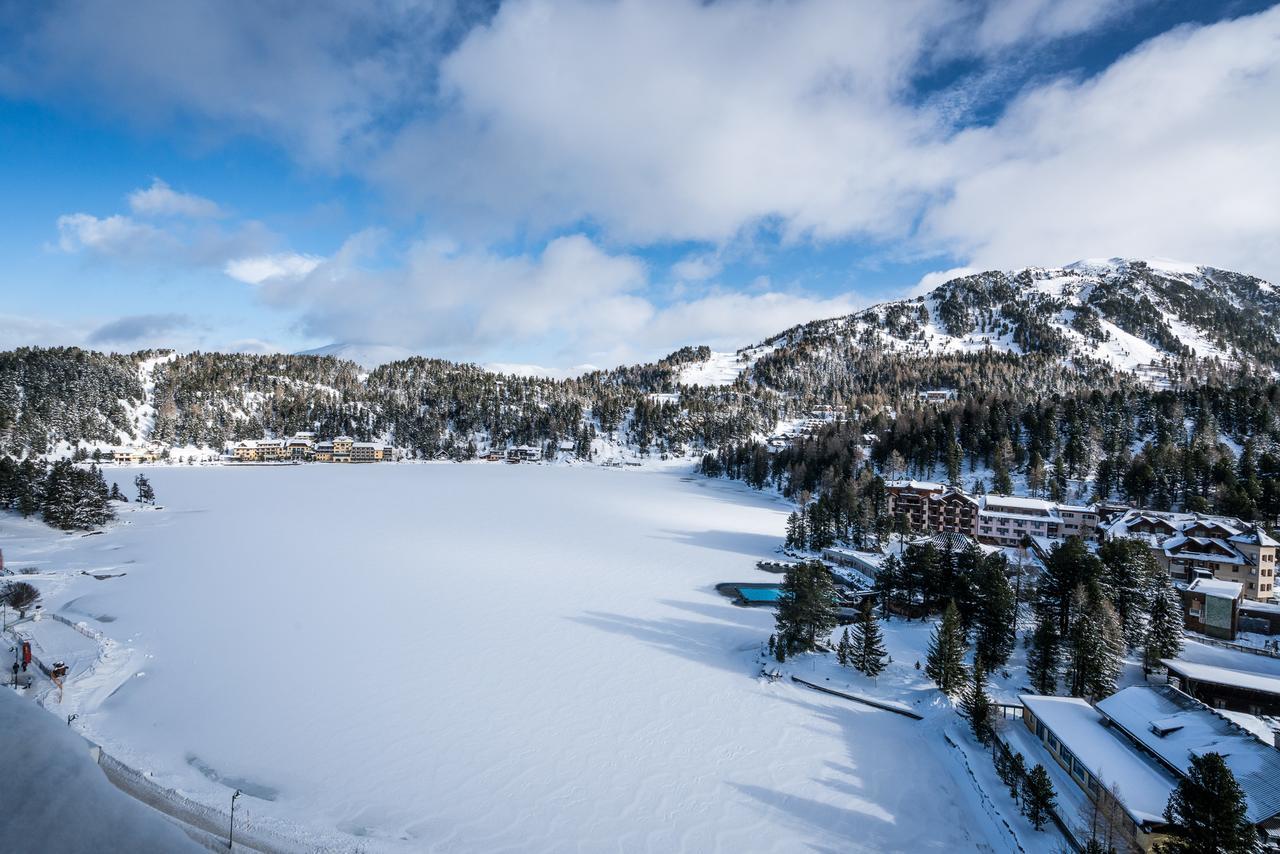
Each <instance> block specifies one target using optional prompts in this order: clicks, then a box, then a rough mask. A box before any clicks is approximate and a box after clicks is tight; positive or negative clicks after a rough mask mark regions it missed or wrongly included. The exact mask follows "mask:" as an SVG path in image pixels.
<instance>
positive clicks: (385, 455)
mask: <svg viewBox="0 0 1280 854" xmlns="http://www.w3.org/2000/svg"><path fill="white" fill-rule="evenodd" d="M390 458H391V449H390V448H388V447H387V446H385V445H383V444H382V443H380V442H355V443H353V444H352V445H351V462H353V463H380V462H382V461H383V460H387V459H390Z"/></svg>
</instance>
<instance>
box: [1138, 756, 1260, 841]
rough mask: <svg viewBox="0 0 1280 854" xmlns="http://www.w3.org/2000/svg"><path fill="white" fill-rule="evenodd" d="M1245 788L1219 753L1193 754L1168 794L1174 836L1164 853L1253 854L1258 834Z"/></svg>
mask: <svg viewBox="0 0 1280 854" xmlns="http://www.w3.org/2000/svg"><path fill="white" fill-rule="evenodd" d="M1248 815H1249V805H1248V802H1247V801H1246V800H1245V796H1244V790H1243V789H1241V788H1240V784H1239V783H1238V782H1237V781H1236V778H1235V775H1234V774H1232V773H1231V769H1230V768H1228V767H1227V763H1226V762H1225V761H1223V758H1222V755H1221V754H1218V753H1205V754H1203V755H1200V756H1195V755H1192V757H1191V767H1190V768H1189V769H1188V774H1187V776H1186V777H1184V778H1183V779H1181V780H1179V781H1178V788H1176V789H1174V791H1173V794H1171V795H1170V796H1169V803H1168V805H1167V806H1166V807H1165V810H1164V817H1165V820H1166V821H1168V822H1169V823H1170V824H1172V825H1173V826H1174V827H1173V833H1172V836H1173V838H1172V839H1171V840H1169V841H1167V842H1165V843H1162V844H1161V846H1160V847H1159V849H1158V851H1159V852H1160V854H1202V852H1209V851H1212V852H1214V854H1254V852H1255V851H1257V850H1258V835H1257V832H1256V831H1255V830H1254V828H1253V824H1252V823H1251V822H1250V821H1249V817H1248Z"/></svg>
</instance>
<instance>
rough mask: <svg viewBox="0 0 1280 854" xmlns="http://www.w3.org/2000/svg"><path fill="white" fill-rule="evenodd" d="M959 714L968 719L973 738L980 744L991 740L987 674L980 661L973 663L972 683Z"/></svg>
mask: <svg viewBox="0 0 1280 854" xmlns="http://www.w3.org/2000/svg"><path fill="white" fill-rule="evenodd" d="M960 711H961V713H962V714H963V715H964V716H965V717H967V718H968V719H969V726H970V728H971V729H972V730H973V737H974V738H976V739H978V741H979V742H981V743H982V744H988V743H989V742H990V740H991V733H992V729H991V697H989V696H988V695H987V674H986V672H985V670H984V669H983V666H982V660H981V659H977V660H975V661H974V662H973V681H972V682H971V683H970V685H969V690H968V692H967V693H966V694H965V695H964V700H963V701H962V702H961V704H960Z"/></svg>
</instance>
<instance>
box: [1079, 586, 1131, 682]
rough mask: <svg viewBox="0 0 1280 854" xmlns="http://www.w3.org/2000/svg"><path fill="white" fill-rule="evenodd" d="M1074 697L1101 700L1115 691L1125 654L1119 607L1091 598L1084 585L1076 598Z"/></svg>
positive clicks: (1103, 599) (1100, 599)
mask: <svg viewBox="0 0 1280 854" xmlns="http://www.w3.org/2000/svg"><path fill="white" fill-rule="evenodd" d="M1072 602H1073V604H1072V611H1073V613H1074V614H1075V620H1074V622H1073V623H1072V625H1071V634H1070V639H1071V649H1070V656H1071V696H1073V697H1085V698H1088V699H1090V700H1095V701H1096V700H1101V699H1103V698H1104V697H1109V696H1111V695H1112V694H1114V693H1115V690H1116V683H1117V681H1118V680H1119V678H1120V672H1121V667H1122V661H1123V655H1124V634H1123V632H1122V631H1121V628H1120V620H1119V619H1118V618H1117V617H1116V612H1115V609H1113V608H1112V607H1111V603H1110V602H1109V601H1107V600H1106V599H1105V598H1101V597H1090V596H1089V595H1088V594H1087V593H1086V592H1085V589H1084V586H1083V585H1082V586H1080V587H1078V588H1076V593H1075V595H1074V596H1073V597H1072Z"/></svg>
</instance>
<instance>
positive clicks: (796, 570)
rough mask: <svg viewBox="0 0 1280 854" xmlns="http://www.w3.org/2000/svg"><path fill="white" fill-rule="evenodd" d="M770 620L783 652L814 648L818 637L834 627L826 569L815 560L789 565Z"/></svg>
mask: <svg viewBox="0 0 1280 854" xmlns="http://www.w3.org/2000/svg"><path fill="white" fill-rule="evenodd" d="M774 621H775V623H776V624H777V627H778V646H780V647H782V648H783V649H785V650H786V652H787V653H794V652H809V651H811V650H814V649H817V647H818V639H819V638H825V637H827V636H828V635H829V634H830V633H831V630H832V629H834V628H835V627H836V591H835V585H834V584H832V582H831V573H830V571H828V570H827V568H826V567H825V566H823V565H822V564H821V563H818V562H816V561H815V562H810V563H802V564H798V565H797V566H794V567H792V568H791V570H790V571H788V572H787V574H786V577H785V578H784V579H783V581H782V590H781V596H780V598H779V600H778V611H777V613H776V614H775V616H774Z"/></svg>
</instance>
